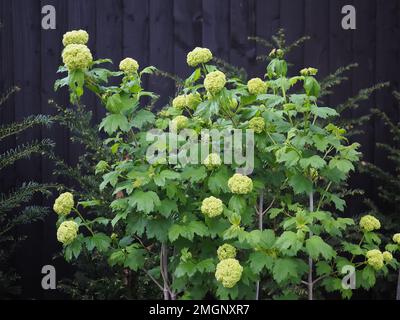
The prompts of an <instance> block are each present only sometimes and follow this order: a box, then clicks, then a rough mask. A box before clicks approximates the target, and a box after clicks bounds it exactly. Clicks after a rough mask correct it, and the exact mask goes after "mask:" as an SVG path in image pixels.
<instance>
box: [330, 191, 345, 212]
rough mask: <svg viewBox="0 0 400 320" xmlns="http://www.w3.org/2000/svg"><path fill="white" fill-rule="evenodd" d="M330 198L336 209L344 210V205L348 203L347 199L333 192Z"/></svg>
mask: <svg viewBox="0 0 400 320" xmlns="http://www.w3.org/2000/svg"><path fill="white" fill-rule="evenodd" d="M330 199H331V201H332V202H333V203H334V204H335V207H336V209H338V210H339V211H344V206H345V205H346V201H344V200H343V199H340V198H339V197H338V196H337V195H335V194H331V195H330Z"/></svg>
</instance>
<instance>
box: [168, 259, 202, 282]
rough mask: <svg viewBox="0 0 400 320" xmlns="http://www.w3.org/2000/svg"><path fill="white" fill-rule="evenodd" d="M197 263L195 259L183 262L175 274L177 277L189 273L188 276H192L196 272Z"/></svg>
mask: <svg viewBox="0 0 400 320" xmlns="http://www.w3.org/2000/svg"><path fill="white" fill-rule="evenodd" d="M196 271H197V270H196V265H195V263H194V262H193V261H186V262H181V263H179V264H178V266H177V267H176V269H175V272H174V274H175V276H176V277H177V278H180V277H183V276H185V275H187V276H188V277H192V276H193V275H194V274H195V273H196Z"/></svg>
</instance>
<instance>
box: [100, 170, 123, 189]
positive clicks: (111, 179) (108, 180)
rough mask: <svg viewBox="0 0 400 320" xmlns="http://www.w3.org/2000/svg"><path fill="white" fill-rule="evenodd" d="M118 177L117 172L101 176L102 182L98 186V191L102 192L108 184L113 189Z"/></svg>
mask: <svg viewBox="0 0 400 320" xmlns="http://www.w3.org/2000/svg"><path fill="white" fill-rule="evenodd" d="M118 177H119V172H117V171H112V172H109V173H106V174H105V175H103V182H102V183H101V184H100V187H99V188H100V191H103V190H104V188H105V187H106V186H107V185H108V184H110V185H111V186H112V187H115V185H116V184H117V182H118Z"/></svg>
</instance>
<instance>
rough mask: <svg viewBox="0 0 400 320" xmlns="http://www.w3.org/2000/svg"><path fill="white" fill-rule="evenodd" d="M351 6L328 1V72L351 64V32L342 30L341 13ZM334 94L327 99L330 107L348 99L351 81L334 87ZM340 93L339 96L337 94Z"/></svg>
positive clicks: (342, 2) (331, 0)
mask: <svg viewBox="0 0 400 320" xmlns="http://www.w3.org/2000/svg"><path fill="white" fill-rule="evenodd" d="M346 4H351V1H350V2H349V1H346V0H337V1H336V0H330V1H329V12H330V17H329V30H330V32H329V36H330V37H329V70H330V71H331V72H332V71H334V70H336V69H337V68H339V67H341V66H344V65H347V64H349V63H351V62H353V61H352V60H353V55H352V50H353V31H352V30H344V29H343V28H342V18H343V15H342V13H341V11H342V7H343V6H344V5H346ZM336 92H337V93H338V94H335V95H333V96H331V97H329V102H330V104H331V105H338V104H339V103H341V102H343V100H344V98H345V97H349V96H350V95H351V93H352V80H351V79H349V81H346V83H344V84H342V85H340V86H338V87H336ZM339 93H340V94H339ZM344 116H346V117H350V116H351V113H350V112H345V113H344Z"/></svg>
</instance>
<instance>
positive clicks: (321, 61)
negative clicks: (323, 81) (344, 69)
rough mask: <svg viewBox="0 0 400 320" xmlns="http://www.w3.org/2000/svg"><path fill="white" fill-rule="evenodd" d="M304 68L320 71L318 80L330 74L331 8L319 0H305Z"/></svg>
mask: <svg viewBox="0 0 400 320" xmlns="http://www.w3.org/2000/svg"><path fill="white" fill-rule="evenodd" d="M304 4H305V15H304V21H305V24H304V35H306V36H310V37H311V39H310V40H308V41H306V42H305V43H304V65H303V66H304V67H314V68H317V69H318V78H323V77H325V76H326V75H327V74H329V71H330V70H329V36H328V35H329V6H327V3H326V2H323V1H319V0H305V3H304Z"/></svg>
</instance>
